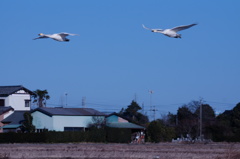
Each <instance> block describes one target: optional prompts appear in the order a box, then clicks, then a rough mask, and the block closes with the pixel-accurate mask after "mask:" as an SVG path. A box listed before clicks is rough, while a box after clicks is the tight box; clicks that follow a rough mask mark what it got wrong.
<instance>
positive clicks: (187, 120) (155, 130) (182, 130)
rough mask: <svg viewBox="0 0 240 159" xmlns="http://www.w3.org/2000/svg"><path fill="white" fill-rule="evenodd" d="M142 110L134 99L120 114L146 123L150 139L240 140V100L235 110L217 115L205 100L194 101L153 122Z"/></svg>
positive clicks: (140, 122)
mask: <svg viewBox="0 0 240 159" xmlns="http://www.w3.org/2000/svg"><path fill="white" fill-rule="evenodd" d="M140 110H141V107H140V106H139V105H138V104H137V102H135V101H132V103H131V104H130V105H129V106H128V107H127V108H126V109H122V110H121V111H120V112H119V114H120V115H122V116H123V117H125V118H128V119H129V120H130V121H131V122H133V123H136V124H140V125H143V126H145V127H146V133H147V141H151V142H161V141H171V140H172V139H174V138H183V137H188V138H189V139H191V140H196V139H198V140H200V139H201V140H202V139H209V140H212V141H216V142H220V141H228V142H239V141H240V136H239V134H240V103H238V104H236V106H235V107H234V108H233V109H231V110H226V111H224V112H223V113H221V114H218V115H216V114H215V111H214V110H213V108H212V107H211V106H210V105H209V104H206V103H204V102H203V101H202V100H199V101H191V102H189V103H188V104H184V105H182V106H181V107H179V108H178V110H177V113H176V114H173V113H170V112H169V113H168V114H166V115H163V116H162V117H161V118H160V119H157V120H154V121H151V122H149V119H148V117H147V116H146V115H144V114H142V113H140Z"/></svg>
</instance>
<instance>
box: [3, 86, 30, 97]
mask: <svg viewBox="0 0 240 159" xmlns="http://www.w3.org/2000/svg"><path fill="white" fill-rule="evenodd" d="M21 89H23V90H25V91H26V92H28V93H29V94H34V93H33V92H32V91H30V90H28V89H26V88H25V87H23V86H22V85H16V86H0V96H2V97H3V96H9V95H11V94H13V93H15V92H17V91H19V90H21Z"/></svg>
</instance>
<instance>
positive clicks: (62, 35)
mask: <svg viewBox="0 0 240 159" xmlns="http://www.w3.org/2000/svg"><path fill="white" fill-rule="evenodd" d="M58 35H60V36H61V37H66V36H69V35H71V36H75V35H78V34H71V33H59V34H58Z"/></svg>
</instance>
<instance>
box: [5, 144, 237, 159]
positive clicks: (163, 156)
mask: <svg viewBox="0 0 240 159" xmlns="http://www.w3.org/2000/svg"><path fill="white" fill-rule="evenodd" d="M0 158H21V159H26V158H34V159H40V158H41V159H43V158H44V159H47V158H65V159H71V158H79V159H81V158H84V159H106V158H108V159H240V144H238V143H234V144H233V143H209V144H196V143H195V144H183V143H158V144H151V143H146V144H139V145H138V144H93V143H69V144H0Z"/></svg>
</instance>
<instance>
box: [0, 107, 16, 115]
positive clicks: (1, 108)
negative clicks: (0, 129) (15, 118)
mask: <svg viewBox="0 0 240 159" xmlns="http://www.w3.org/2000/svg"><path fill="white" fill-rule="evenodd" d="M10 110H14V109H13V108H12V107H11V106H8V107H2V106H1V107H0V115H2V114H4V113H6V112H8V111H10Z"/></svg>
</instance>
